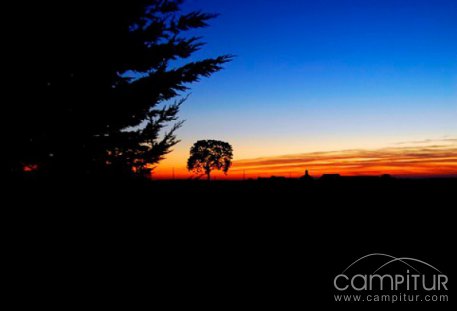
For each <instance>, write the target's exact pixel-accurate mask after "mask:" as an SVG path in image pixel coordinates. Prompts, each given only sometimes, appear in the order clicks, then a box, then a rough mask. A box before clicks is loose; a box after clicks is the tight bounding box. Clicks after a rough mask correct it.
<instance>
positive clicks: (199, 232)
mask: <svg viewBox="0 0 457 311" xmlns="http://www.w3.org/2000/svg"><path fill="white" fill-rule="evenodd" d="M6 189H7V191H6V192H7V195H6V196H7V197H9V199H12V201H9V202H7V201H5V204H4V206H3V209H4V211H6V212H7V213H6V214H7V215H6V217H5V218H4V221H5V222H6V225H5V228H6V231H5V232H6V233H5V237H6V244H7V245H8V247H11V250H9V251H8V252H7V254H8V259H11V263H12V266H11V267H13V266H14V268H11V269H12V271H13V272H14V273H15V274H16V278H15V279H14V283H13V284H12V286H24V284H25V285H26V287H27V289H28V290H30V289H32V294H31V296H30V299H36V301H37V303H40V304H42V303H44V304H47V305H49V306H55V304H59V303H60V302H59V301H60V300H61V299H63V300H64V301H66V303H64V304H63V305H79V306H87V305H88V303H89V302H88V301H90V300H88V299H90V298H96V300H95V301H97V302H96V303H95V302H94V303H93V304H92V303H90V304H89V305H90V306H99V307H103V306H108V305H113V304H114V305H118V306H125V308H128V309H137V307H135V305H137V304H139V303H141V304H143V305H145V306H147V307H151V308H154V307H158V305H160V304H161V303H166V304H167V306H168V308H169V309H175V308H182V307H183V306H184V307H187V308H190V307H192V308H198V309H208V310H217V309H220V308H223V307H230V308H237V309H238V308H243V309H244V308H264V307H270V308H278V309H292V308H293V309H303V308H306V307H309V306H310V305H314V304H318V306H321V307H322V308H324V307H327V306H330V307H331V308H332V309H341V308H348V309H351V310H352V309H354V308H355V307H361V309H364V310H371V309H373V308H375V307H379V305H373V304H371V305H366V304H360V303H359V304H351V303H346V304H344V303H343V304H342V303H335V302H334V301H333V294H334V288H333V278H334V277H335V275H337V274H339V273H340V272H341V271H342V270H343V269H344V268H346V267H347V266H348V265H349V264H350V263H352V262H353V261H354V260H356V259H357V258H360V257H361V256H363V255H366V254H370V253H385V254H389V255H393V256H397V257H413V258H418V259H421V260H423V261H426V262H429V263H431V264H433V265H434V266H436V267H439V268H440V270H441V271H442V272H443V273H446V274H447V275H448V276H449V278H450V284H449V296H450V300H451V302H452V300H453V299H456V298H455V295H454V289H455V286H454V280H455V273H454V269H455V268H454V266H455V263H456V262H457V261H456V256H455V236H456V234H455V233H456V232H455V231H456V230H455V226H456V223H455V216H454V214H455V208H456V207H455V206H456V202H455V201H456V200H455V198H456V193H457V191H456V190H457V179H411V180H407V179H388V178H348V179H336V180H327V181H323V180H313V181H300V180H262V181H232V182H230V181H227V182H222V181H220V182H210V183H208V182H203V181H150V182H143V181H130V182H119V181H114V180H111V181H103V182H102V181H90V182H88V181H86V182H82V181H77V182H76V181H74V180H73V181H67V182H63V181H62V182H58V183H52V182H45V183H44V182H37V181H34V180H30V181H28V182H26V183H19V182H16V183H13V184H10V186H9V188H6ZM34 290H36V295H33V292H34ZM380 306H381V309H386V307H389V308H390V307H391V306H392V305H391V304H387V305H380ZM398 306H400V307H401V308H402V309H405V308H407V309H408V308H412V309H417V308H418V307H424V305H420V304H419V305H417V304H415V305H411V304H409V305H404V304H403V305H402V304H397V307H398ZM425 307H426V309H433V310H438V309H449V308H450V306H449V305H448V304H433V305H428V306H427V305H425Z"/></svg>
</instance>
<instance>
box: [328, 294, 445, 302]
mask: <svg viewBox="0 0 457 311" xmlns="http://www.w3.org/2000/svg"><path fill="white" fill-rule="evenodd" d="M334 299H335V301H336V302H391V303H395V302H420V301H423V302H445V301H448V300H449V298H448V295H417V294H416V295H412V294H391V295H334Z"/></svg>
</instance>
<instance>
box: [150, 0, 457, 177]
mask: <svg viewBox="0 0 457 311" xmlns="http://www.w3.org/2000/svg"><path fill="white" fill-rule="evenodd" d="M183 9H184V11H190V10H195V9H201V10H203V11H205V12H215V13H220V16H219V17H218V18H217V19H214V20H212V21H211V23H210V26H209V27H208V28H205V29H202V30H199V31H198V32H197V33H196V34H198V35H201V36H203V37H204V41H205V42H206V43H207V45H206V46H205V47H204V48H203V49H202V50H201V51H199V52H198V53H196V54H195V56H194V59H202V58H206V57H214V56H218V55H222V54H234V55H236V57H235V59H234V60H233V61H232V62H231V63H229V64H227V65H226V66H225V69H224V70H223V71H221V72H219V73H216V74H215V75H213V76H212V77H210V78H208V79H202V80H201V81H200V82H199V83H197V84H193V85H191V91H190V92H189V93H191V95H190V97H189V99H188V101H187V102H186V103H185V104H184V106H183V107H182V110H181V112H180V116H181V118H182V119H184V120H186V122H185V124H184V126H183V127H182V129H180V130H179V131H178V133H177V135H178V138H180V139H181V140H182V141H181V142H180V143H179V144H178V145H177V146H176V147H175V148H174V151H173V152H172V153H171V154H169V155H168V156H167V159H166V160H164V161H163V162H161V163H160V164H159V166H158V167H157V168H156V170H155V172H154V174H155V176H156V177H157V178H170V177H172V174H173V171H174V174H175V177H179V178H187V177H189V176H191V175H189V174H188V173H187V171H186V169H185V165H186V160H187V158H188V156H189V149H190V147H191V145H192V144H193V143H194V142H195V141H197V140H200V139H218V140H224V141H227V142H229V143H231V144H232V146H233V148H234V166H233V168H232V170H231V172H230V171H229V178H240V176H241V174H243V175H244V176H247V177H257V176H268V175H280V176H286V175H289V176H293V177H298V176H299V175H302V174H303V172H304V170H305V169H307V168H312V170H311V171H310V173H313V171H314V173H315V174H316V175H320V174H324V173H336V172H342V173H344V174H346V175H370V174H378V173H392V174H397V175H430V174H432V175H433V174H444V175H445V174H456V175H457V164H456V163H457V148H456V146H455V144H456V141H455V139H456V138H457V122H456V120H457V1H454V0H449V1H443V0H431V1H420V0H415V1H406V0H395V1H391V0H382V1H376V0H360V1H345V0H338V1H330V0H328V1H326V0H322V1H316V0H315V1H305V0H284V1H273V0H243V1H239V0H230V1H219V0H187V1H186V2H185V4H184V6H183ZM192 34H194V33H192ZM437 146H438V147H437ZM442 148H445V149H446V151H445V152H444V151H443V150H442ZM424 149H426V151H427V152H428V151H431V153H424ZM415 152H417V154H415ZM443 152H444V153H445V155H444V154H443ZM368 153H369V154H370V157H369V158H370V159H373V158H377V159H378V162H376V163H375V164H376V165H374V164H373V163H371V164H369V163H367V162H366V161H367V159H366V158H364V156H362V154H363V155H366V154H368ZM342 154H344V157H343V158H344V159H345V160H344V161H345V162H344V163H346V164H347V162H348V161H350V164H347V165H349V166H347V165H346V166H344V167H343V166H341V165H342V164H341V161H342V156H341V155H342ZM424 154H425V156H424ZM405 155H406V156H407V158H406V159H405V158H404V156H405ZM331 157H334V158H332V159H330V158H331ZM411 157H413V158H414V159H412V158H411ZM443 157H444V158H443ZM298 158H299V159H300V161H298V162H297V159H298ZM255 159H256V160H255ZM259 159H260V161H259ZM265 159H269V161H266V160H265ZM278 159H282V161H281V165H280V167H279V168H278V167H276V166H275V167H274V168H272V167H271V163H273V162H274V163H277V160H278ZM290 159H294V161H292V160H290ZM386 159H388V160H386ZM254 160H255V161H254ZM311 160H313V161H314V162H312V161H311ZM317 160H322V161H324V160H325V161H324V162H325V163H326V164H325V163H324V162H323V163H324V164H325V165H320V166H316V165H312V164H313V163H314V164H316V162H315V161H317ZM394 160H399V161H400V162H398V163H397V165H392V166H389V165H385V164H388V163H383V162H382V161H389V163H392V161H394ZM322 161H321V162H322ZM379 161H381V162H379ZM418 161H419V162H420V163H422V164H420V165H419V164H418V163H419V162H418ZM423 161H426V162H427V163H426V164H424V162H423ZM254 162H255V163H254ZM247 164H248V165H247ZM372 164H373V165H372ZM351 165H352V166H351ZM241 172H243V173H241ZM220 178H223V177H222V175H221V176H220Z"/></svg>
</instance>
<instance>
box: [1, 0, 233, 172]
mask: <svg viewBox="0 0 457 311" xmlns="http://www.w3.org/2000/svg"><path fill="white" fill-rule="evenodd" d="M100 2H101V1H100ZM181 2H182V1H180V0H137V1H131V0H130V1H114V2H103V3H98V1H61V2H59V3H56V2H51V1H39V2H37V3H36V4H30V5H28V6H23V7H21V8H19V9H18V10H17V11H12V12H11V14H14V13H16V14H17V17H16V18H17V21H18V23H17V25H15V32H16V34H15V37H17V38H18V40H14V41H13V42H12V43H11V44H13V45H14V47H15V48H16V49H18V50H23V51H28V52H27V56H26V57H21V58H17V61H16V63H14V64H13V66H15V70H14V72H13V73H12V75H11V76H10V77H9V79H10V80H11V81H13V82H14V84H13V87H14V89H13V91H14V92H15V96H14V97H12V98H11V99H10V100H9V101H8V104H7V108H6V114H5V115H6V116H7V117H6V118H5V119H7V128H8V129H9V131H8V133H7V135H6V139H5V141H4V142H3V143H4V145H6V147H7V148H6V151H5V152H4V154H5V155H6V158H7V160H6V161H5V162H4V163H3V167H4V168H5V169H6V170H7V171H8V172H9V173H19V172H21V171H22V170H23V168H24V166H26V165H28V166H29V167H30V165H33V166H34V167H37V168H38V170H39V171H41V172H43V173H48V174H55V173H59V172H65V174H87V173H90V174H92V173H98V174H106V172H123V173H126V174H128V173H130V172H132V171H135V172H138V173H148V172H149V170H150V169H151V166H152V165H154V164H156V163H158V162H159V161H160V160H161V159H163V157H164V156H165V155H166V154H167V153H168V152H170V150H171V149H170V148H171V147H172V146H173V145H175V144H176V143H177V142H178V140H177V139H176V137H175V131H176V129H178V128H179V127H180V125H181V123H180V122H178V121H177V114H178V111H179V107H180V105H181V104H182V102H183V101H184V100H183V99H179V98H178V97H179V96H180V94H181V93H182V92H183V91H186V90H187V89H188V87H189V84H190V83H192V82H196V81H198V80H199V79H200V78H201V77H208V76H210V75H211V74H213V73H215V72H216V71H218V70H220V69H221V68H222V67H221V66H222V65H223V64H224V63H226V62H227V61H229V60H230V58H231V57H230V56H228V55H225V56H219V57H216V58H211V59H203V60H199V61H192V62H189V61H188V62H185V61H183V60H185V59H187V58H189V57H190V56H191V55H192V54H193V53H194V52H196V51H197V50H199V49H200V48H201V47H202V46H203V43H202V42H201V40H200V38H198V37H192V36H190V37H189V36H188V35H186V32H187V31H189V30H192V29H195V28H200V27H205V26H207V21H208V20H210V19H212V18H214V17H215V15H213V14H207V13H203V12H190V13H186V14H183V13H180V4H181ZM175 98H178V99H175ZM172 100H174V102H170V101H172ZM165 128H167V129H168V131H166V132H164V129H165Z"/></svg>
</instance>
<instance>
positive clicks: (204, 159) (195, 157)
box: [187, 140, 233, 180]
mask: <svg viewBox="0 0 457 311" xmlns="http://www.w3.org/2000/svg"><path fill="white" fill-rule="evenodd" d="M232 158H233V149H232V146H231V145H230V144H229V143H226V142H223V141H219V140H199V141H197V142H196V143H195V144H194V145H193V146H192V148H190V157H189V160H187V169H188V170H189V171H191V172H195V173H202V172H204V173H205V174H206V176H208V180H210V179H211V171H212V170H222V171H223V172H224V173H225V174H227V172H228V170H229V168H230V166H231V165H232Z"/></svg>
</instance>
